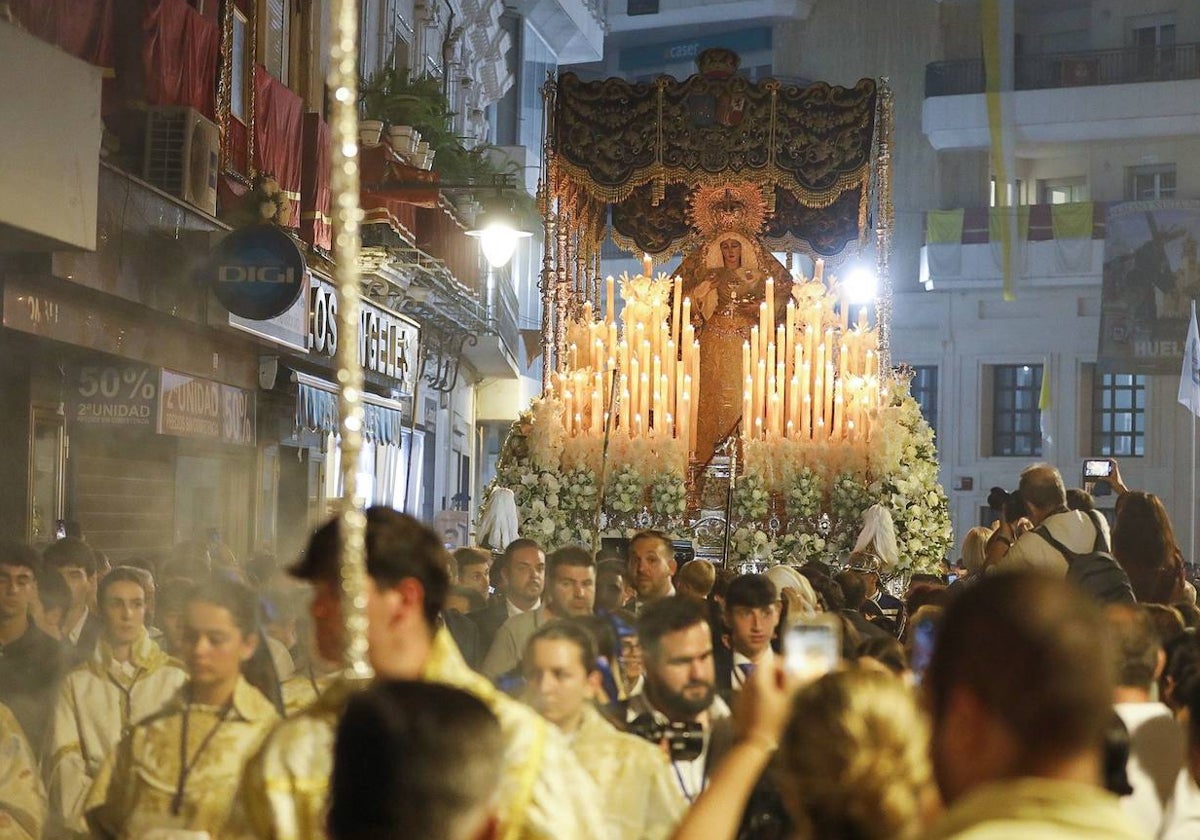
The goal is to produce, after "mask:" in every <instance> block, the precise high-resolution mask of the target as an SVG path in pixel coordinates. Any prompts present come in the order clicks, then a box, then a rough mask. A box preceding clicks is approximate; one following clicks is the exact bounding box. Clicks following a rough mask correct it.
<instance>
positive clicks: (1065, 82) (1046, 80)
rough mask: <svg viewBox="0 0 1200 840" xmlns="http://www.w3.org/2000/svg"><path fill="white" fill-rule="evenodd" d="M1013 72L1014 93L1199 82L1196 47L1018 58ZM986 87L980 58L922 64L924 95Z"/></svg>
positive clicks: (953, 93)
mask: <svg viewBox="0 0 1200 840" xmlns="http://www.w3.org/2000/svg"><path fill="white" fill-rule="evenodd" d="M1013 71H1014V77H1015V81H1014V87H1015V88H1016V90H1049V89H1053V88H1076V87H1095V86H1098V85H1130V84H1140V83H1143V82H1171V81H1178V80H1183V79H1196V78H1200V44H1177V45H1173V46H1170V47H1151V48H1132V47H1131V48H1129V49H1120V50H1089V51H1088V52H1076V53H1054V54H1049V55H1019V56H1017V57H1016V59H1015V62H1014V67H1013ZM986 83H987V79H986V75H985V73H984V70H983V59H981V58H968V59H962V60H959V61H935V62H933V63H931V64H927V65H926V66H925V96H926V97H934V96H961V95H963V94H971V93H983V92H984V90H985V86H986Z"/></svg>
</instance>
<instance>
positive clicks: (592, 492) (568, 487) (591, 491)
mask: <svg viewBox="0 0 1200 840" xmlns="http://www.w3.org/2000/svg"><path fill="white" fill-rule="evenodd" d="M599 492H600V485H599V482H598V481H597V480H596V474H595V473H594V472H592V471H591V470H589V469H588V468H587V467H575V468H574V469H572V470H570V471H569V472H567V473H566V474H565V475H564V476H563V479H562V494H561V498H562V502H561V505H560V507H562V509H563V510H565V511H573V512H579V513H584V514H591V513H594V512H595V510H596V501H597V497H598V494H599Z"/></svg>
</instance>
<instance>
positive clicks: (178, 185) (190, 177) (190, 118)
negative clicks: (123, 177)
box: [142, 107, 221, 216]
mask: <svg viewBox="0 0 1200 840" xmlns="http://www.w3.org/2000/svg"><path fill="white" fill-rule="evenodd" d="M220 150H221V134H220V132H219V131H218V130H217V126H216V125H215V124H214V123H213V122H211V121H210V120H208V119H205V118H204V117H203V116H201V114H200V113H199V112H198V111H196V110H195V109H194V108H184V107H170V108H154V109H152V110H151V111H150V114H149V117H148V119H147V120H146V156H145V161H144V164H143V167H142V177H143V178H145V179H146V180H147V181H149V182H150V183H151V184H153V185H154V186H156V187H158V188H159V189H160V190H163V191H165V192H169V193H170V194H171V195H174V196H178V197H179V198H182V199H183V200H184V201H186V202H188V203H189V204H191V205H193V206H195V207H198V208H200V209H201V210H203V211H204V212H205V213H207V214H209V215H210V216H215V215H216V214H217V173H218V163H217V160H218V156H219V154H220Z"/></svg>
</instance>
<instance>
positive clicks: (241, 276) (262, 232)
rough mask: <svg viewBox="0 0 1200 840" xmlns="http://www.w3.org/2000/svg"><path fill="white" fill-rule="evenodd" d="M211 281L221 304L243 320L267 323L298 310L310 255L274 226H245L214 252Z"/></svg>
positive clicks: (221, 242) (210, 273) (222, 241)
mask: <svg viewBox="0 0 1200 840" xmlns="http://www.w3.org/2000/svg"><path fill="white" fill-rule="evenodd" d="M208 275H209V283H210V284H211V286H212V290H213V294H214V295H216V297H217V300H219V301H220V302H221V305H222V306H224V307H225V308H226V309H228V310H229V311H230V312H232V313H233V314H234V315H237V316H240V317H242V318H249V319H250V320H252V321H266V320H269V319H271V318H275V317H278V316H279V315H282V314H283V313H284V312H287V311H288V310H289V309H291V308H292V305H293V304H294V303H295V302H296V298H298V297H300V295H301V293H302V292H303V291H304V288H305V285H306V276H307V275H306V272H305V266H304V255H303V254H301V253H300V249H299V248H297V247H296V243H295V242H294V241H293V240H292V238H291V237H290V236H288V235H287V234H286V233H284V232H283V230H282V229H280V228H278V227H276V226H275V225H271V224H262V225H251V226H250V227H245V228H239V229H238V230H235V231H234V232H233V233H231V234H229V235H228V236H226V237H225V238H224V239H222V240H221V241H220V242H219V243H217V247H216V248H214V249H213V252H212V254H211V255H210V256H209V262H208Z"/></svg>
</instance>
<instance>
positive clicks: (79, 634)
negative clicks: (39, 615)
mask: <svg viewBox="0 0 1200 840" xmlns="http://www.w3.org/2000/svg"><path fill="white" fill-rule="evenodd" d="M42 560H43V562H44V563H45V564H46V566H47V567H48V569H52V570H56V571H57V572H58V573H59V574H60V575H62V578H63V580H65V581H66V582H67V588H68V589H69V590H71V604H70V606H69V607H67V611H66V613H65V614H64V615H63V619H62V643H63V645H64V647H66V649H67V654H68V656H69V658H70V659H71V660H72V661H73V662H76V663H78V662H86V661H87V660H88V659H91V657H92V651H94V650H95V649H96V642H97V640H99V638H100V632H101V623H100V618H99V617H98V616H97V615H96V614H95V613H94V612H93V611H92V610H91V608H90V607H89V604H90V603H92V602H93V601H94V600H95V597H96V584H97V582H98V576H97V574H96V571H97V569H98V568H99V560H98V558H97V557H96V552H94V551H93V550H92V548H91V546H89V545H88V544H87V543H86V542H84V541H83V540H82V539H80V538H79V537H63V538H62V539H61V540H58V541H57V542H55V543H52V544H51V545H50V546H48V547H47V548H46V550H45V551H44V552H43V553H42Z"/></svg>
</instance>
